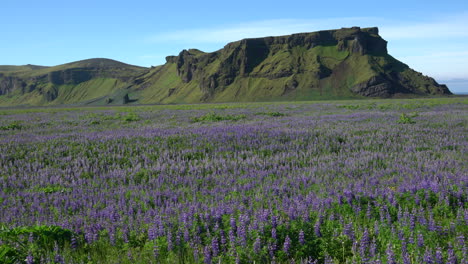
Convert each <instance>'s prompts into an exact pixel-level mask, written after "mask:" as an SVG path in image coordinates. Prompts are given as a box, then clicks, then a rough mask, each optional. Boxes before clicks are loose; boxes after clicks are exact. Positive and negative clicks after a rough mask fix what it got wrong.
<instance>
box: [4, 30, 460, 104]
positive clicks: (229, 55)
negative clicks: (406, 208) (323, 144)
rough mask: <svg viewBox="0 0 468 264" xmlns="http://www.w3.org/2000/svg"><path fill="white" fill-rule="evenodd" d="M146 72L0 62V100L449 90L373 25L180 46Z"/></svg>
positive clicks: (312, 96)
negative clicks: (207, 49)
mask: <svg viewBox="0 0 468 264" xmlns="http://www.w3.org/2000/svg"><path fill="white" fill-rule="evenodd" d="M166 61H167V62H166V64H164V65H162V66H158V67H152V68H151V69H148V68H142V67H137V66H132V65H128V64H124V63H121V62H117V61H113V60H108V59H91V60H84V61H78V62H73V63H68V64H64V65H59V66H55V67H40V66H33V65H26V66H0V105H57V104H122V103H132V102H134V103H200V102H237V101H271V100H317V99H337V98H363V97H402V96H418V95H444V94H451V93H450V91H449V90H448V88H447V87H446V86H445V85H439V84H438V83H437V82H436V81H435V80H434V79H432V78H430V77H427V76H424V75H422V74H421V73H418V72H416V71H414V70H412V69H410V68H409V67H408V66H407V65H406V64H404V63H402V62H400V61H398V60H396V59H395V58H393V57H392V56H390V55H389V54H388V52H387V42H386V41H385V40H383V39H382V38H381V37H380V36H379V35H378V29H377V28H364V29H361V28H358V27H354V28H343V29H339V30H327V31H318V32H312V33H300V34H293V35H288V36H280V37H265V38H256V39H244V40H240V41H236V42H232V43H229V44H227V45H226V46H225V47H224V48H223V49H220V50H218V51H216V52H212V53H204V52H202V51H199V50H196V49H190V50H183V51H182V52H181V53H180V54H179V55H178V56H168V57H167V58H166Z"/></svg>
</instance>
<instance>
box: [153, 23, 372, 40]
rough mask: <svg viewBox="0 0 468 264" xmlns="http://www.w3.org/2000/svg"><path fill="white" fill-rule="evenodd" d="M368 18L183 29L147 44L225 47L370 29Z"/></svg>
mask: <svg viewBox="0 0 468 264" xmlns="http://www.w3.org/2000/svg"><path fill="white" fill-rule="evenodd" d="M373 20H378V18H372V17H349V18H333V19H321V20H307V19H275V20H265V21H252V22H248V23H240V24H231V25H223V26H216V27H211V28H199V29H187V30H180V31H175V32H165V33H160V34H156V35H153V36H151V37H150V38H149V40H150V41H151V42H174V41H176V42H185V43H187V42H189V43H227V42H231V41H236V40H240V39H244V38H255V37H265V36H280V35H288V34H292V33H298V32H312V31H317V30H324V29H330V28H341V27H351V26H359V25H366V26H374V25H375V24H372V23H371V22H366V21H373Z"/></svg>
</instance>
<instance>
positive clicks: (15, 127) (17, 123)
mask: <svg viewBox="0 0 468 264" xmlns="http://www.w3.org/2000/svg"><path fill="white" fill-rule="evenodd" d="M21 128H23V125H22V124H21V122H20V121H13V122H11V123H10V124H8V125H6V126H0V130H20V129H21Z"/></svg>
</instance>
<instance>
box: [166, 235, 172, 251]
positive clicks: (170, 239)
mask: <svg viewBox="0 0 468 264" xmlns="http://www.w3.org/2000/svg"><path fill="white" fill-rule="evenodd" d="M166 237H167V251H172V250H173V249H174V244H173V242H172V232H171V231H167V235H166Z"/></svg>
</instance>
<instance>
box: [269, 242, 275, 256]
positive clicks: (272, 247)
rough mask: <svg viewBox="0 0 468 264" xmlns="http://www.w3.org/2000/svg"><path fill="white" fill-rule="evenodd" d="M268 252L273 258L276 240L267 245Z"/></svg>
mask: <svg viewBox="0 0 468 264" xmlns="http://www.w3.org/2000/svg"><path fill="white" fill-rule="evenodd" d="M268 252H269V253H270V257H271V258H274V257H275V252H276V242H272V243H270V244H269V245H268Z"/></svg>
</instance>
